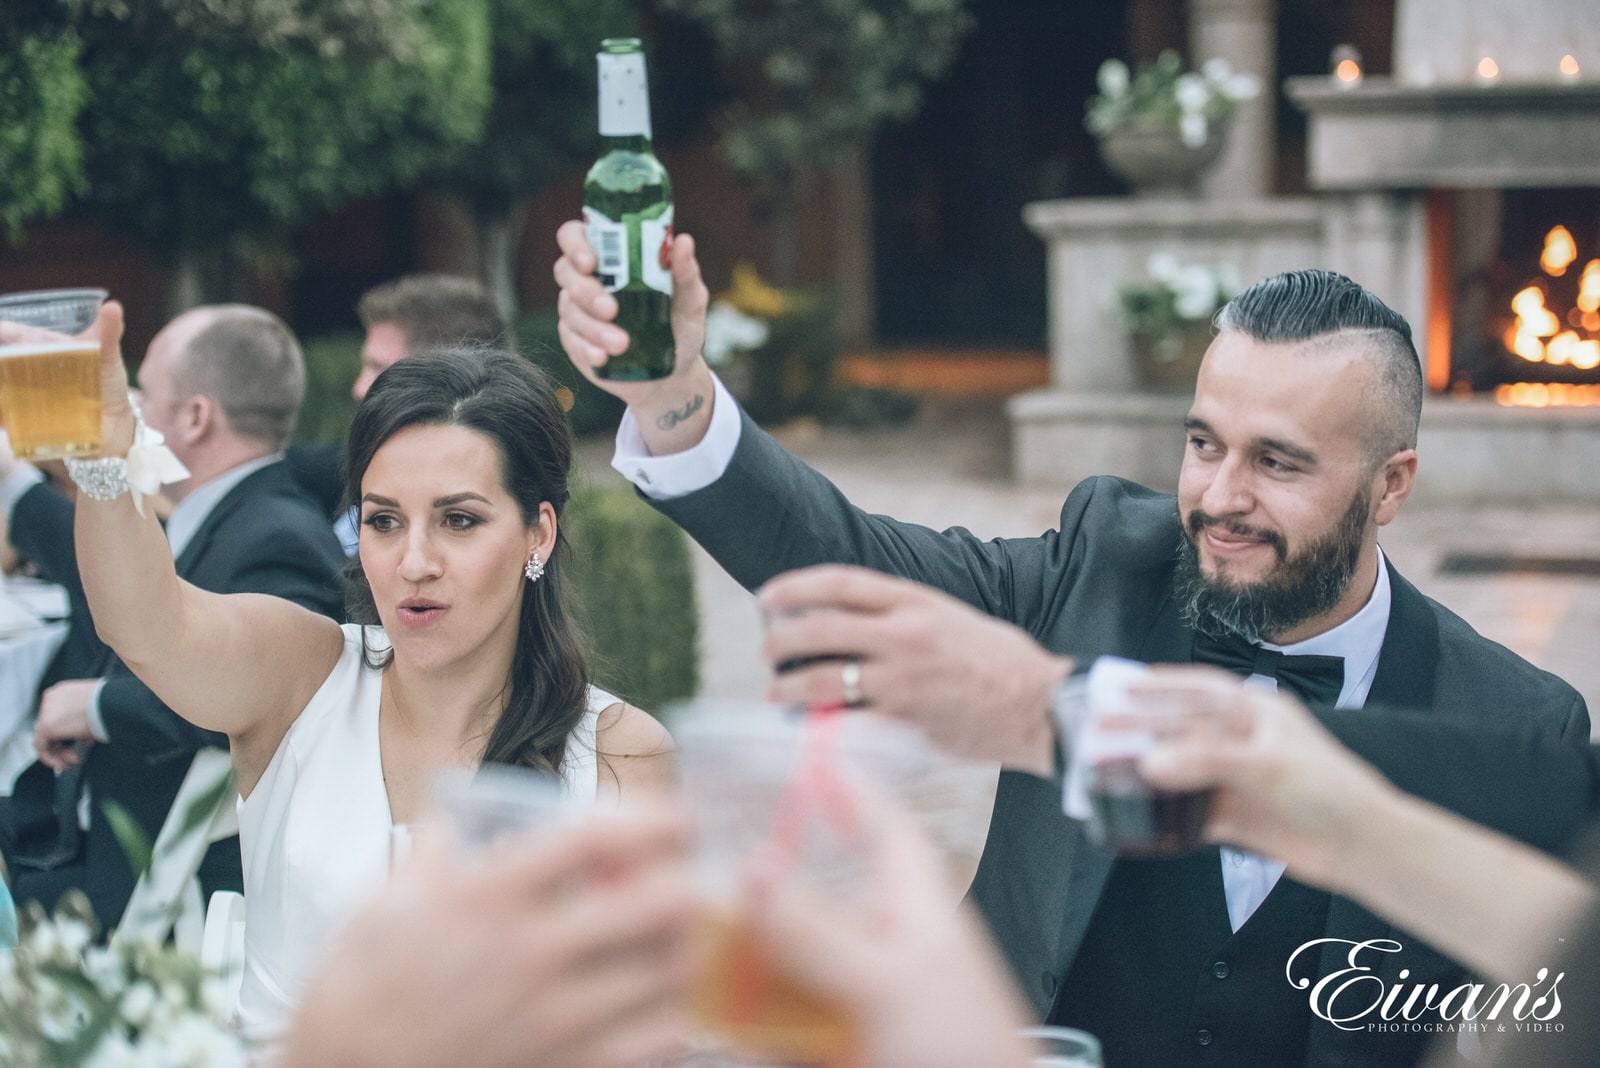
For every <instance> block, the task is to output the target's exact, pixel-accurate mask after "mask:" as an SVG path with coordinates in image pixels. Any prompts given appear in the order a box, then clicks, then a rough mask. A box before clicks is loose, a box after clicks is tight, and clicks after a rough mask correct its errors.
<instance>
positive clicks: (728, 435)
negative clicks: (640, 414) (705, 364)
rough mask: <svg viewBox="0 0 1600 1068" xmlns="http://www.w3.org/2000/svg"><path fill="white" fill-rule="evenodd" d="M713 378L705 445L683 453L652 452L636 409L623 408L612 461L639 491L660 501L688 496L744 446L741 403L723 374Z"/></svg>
mask: <svg viewBox="0 0 1600 1068" xmlns="http://www.w3.org/2000/svg"><path fill="white" fill-rule="evenodd" d="M711 382H712V395H711V425H710V426H708V427H707V428H706V433H705V437H703V438H701V439H700V443H699V444H697V445H694V446H693V447H691V448H688V449H685V450H683V451H682V452H674V453H669V454H667V455H666V456H652V455H650V450H649V448H648V447H647V446H646V445H645V443H644V435H643V434H642V433H640V431H639V421H638V420H637V419H635V418H634V415H633V409H632V408H629V409H628V410H627V411H625V412H623V413H622V422H621V423H620V424H619V425H618V426H617V448H616V451H615V452H614V453H613V454H612V456H611V466H612V467H614V468H616V469H617V471H618V473H620V474H621V475H622V477H623V478H625V479H627V480H628V481H629V482H632V483H633V484H634V485H635V486H637V487H639V492H641V493H643V494H644V495H645V496H646V497H650V498H652V499H654V500H658V501H666V500H671V499H672V498H674V497H686V496H688V495H689V494H691V493H693V492H695V491H696V490H701V489H705V488H706V487H707V486H709V485H711V484H712V483H713V482H715V481H716V480H717V479H719V478H721V477H722V475H723V472H725V471H727V470H728V464H729V463H731V462H732V461H733V454H734V451H735V450H736V449H738V447H739V433H740V429H741V427H742V426H743V421H742V420H741V419H740V418H739V404H738V402H737V401H735V400H734V399H733V394H732V393H729V392H728V389H727V387H726V386H724V385H723V384H722V379H720V378H718V377H717V376H716V375H715V374H713V375H712V376H711Z"/></svg>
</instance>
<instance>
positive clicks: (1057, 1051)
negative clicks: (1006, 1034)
mask: <svg viewBox="0 0 1600 1068" xmlns="http://www.w3.org/2000/svg"><path fill="white" fill-rule="evenodd" d="M1021 1035H1022V1037H1024V1038H1026V1039H1028V1040H1030V1041H1031V1042H1033V1044H1034V1046H1035V1047H1037V1049H1038V1051H1039V1052H1038V1055H1037V1056H1035V1057H1034V1059H1033V1068H1104V1066H1105V1061H1103V1060H1102V1059H1101V1057H1100V1040H1099V1039H1098V1038H1095V1037H1094V1036H1093V1035H1091V1034H1090V1033H1089V1032H1087V1031H1080V1030H1078V1029H1077V1028H1075V1027H1029V1028H1025V1029H1024V1030H1023V1031H1022V1032H1021Z"/></svg>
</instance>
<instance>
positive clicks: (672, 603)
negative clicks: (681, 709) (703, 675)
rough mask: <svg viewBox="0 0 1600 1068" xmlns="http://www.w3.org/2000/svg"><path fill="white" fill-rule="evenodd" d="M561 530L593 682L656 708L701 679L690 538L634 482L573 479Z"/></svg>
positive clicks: (692, 690)
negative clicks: (568, 552)
mask: <svg viewBox="0 0 1600 1068" xmlns="http://www.w3.org/2000/svg"><path fill="white" fill-rule="evenodd" d="M564 522H565V525H564V526H563V528H562V529H563V531H564V532H565V533H566V535H567V539H568V545H569V546H570V549H571V552H572V556H571V570H570V571H569V572H568V574H569V575H570V576H571V579H572V586H571V589H572V594H573V597H572V608H573V614H574V616H575V617H576V619H577V621H578V624H579V626H580V627H581V628H582V629H583V631H584V633H585V634H587V635H588V636H589V639H590V648H591V653H592V656H591V659H590V664H589V670H590V673H591V674H592V675H593V677H594V680H595V682H596V683H597V684H598V685H600V686H601V687H603V688H604V689H607V690H610V691H611V692H613V693H615V694H617V695H618V696H619V697H623V698H626V699H627V700H629V701H631V702H632V703H633V704H635V705H637V706H639V707H640V708H643V709H645V710H646V711H649V712H659V711H660V710H661V707H662V706H663V705H665V704H666V703H668V702H669V701H673V700H676V699H678V698H683V697H689V696H692V695H693V694H694V693H695V692H696V691H697V690H698V689H699V685H700V670H699V664H700V650H699V640H700V629H699V613H698V610H697V609H696V607H695V597H694V564H693V558H692V556H691V555H690V549H689V536H688V535H687V534H685V533H684V532H683V530H682V529H681V528H680V527H678V526H677V525H676V524H675V523H673V522H672V521H671V520H670V519H668V518H666V517H665V516H663V515H661V514H660V513H659V512H657V511H656V510H655V509H653V508H651V507H650V506H649V505H647V504H645V503H644V502H643V501H641V500H639V497H638V494H636V493H634V492H633V489H632V488H631V487H627V486H604V487H601V486H587V485H581V484H580V485H576V486H574V487H573V493H572V499H571V501H570V502H569V503H568V505H567V510H566V517H565V521H564Z"/></svg>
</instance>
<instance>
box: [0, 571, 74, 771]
mask: <svg viewBox="0 0 1600 1068" xmlns="http://www.w3.org/2000/svg"><path fill="white" fill-rule="evenodd" d="M67 611H68V607H67V597H66V591H64V590H62V589H61V587H59V586H52V585H50V584H49V583H44V582H36V581H33V580H28V579H5V580H3V581H0V796H5V795H9V794H10V793H11V784H12V782H13V781H15V779H16V777H17V774H18V773H19V772H21V771H22V769H23V768H25V767H27V766H28V765H29V764H31V763H33V760H34V752H33V701H34V691H36V690H37V689H38V688H39V680H40V679H41V678H43V677H44V671H45V668H47V667H49V666H50V659H51V657H53V656H55V655H56V650H58V649H60V648H61V643H62V642H64V641H66V640H67V624H66V621H65V616H66V614H67Z"/></svg>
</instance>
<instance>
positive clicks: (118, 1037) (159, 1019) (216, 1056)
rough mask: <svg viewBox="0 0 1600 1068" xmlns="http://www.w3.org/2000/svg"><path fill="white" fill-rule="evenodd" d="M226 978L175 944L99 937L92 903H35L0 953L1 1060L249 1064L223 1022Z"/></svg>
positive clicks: (20, 1067)
mask: <svg viewBox="0 0 1600 1068" xmlns="http://www.w3.org/2000/svg"><path fill="white" fill-rule="evenodd" d="M225 1004H226V994H225V990H224V984H223V982H222V980H221V979H219V978H217V977H214V976H209V975H207V974H205V972H204V971H203V970H202V969H201V967H200V963H199V961H198V960H196V959H195V957H194V956H193V954H190V953H187V952H184V951H182V950H180V949H178V948H176V947H174V946H171V945H156V944H154V943H151V942H148V941H140V940H137V939H127V940H122V939H117V938H115V937H113V938H112V939H111V941H110V943H109V944H107V945H97V944H96V943H95V927H94V921H93V919H92V915H91V913H90V910H89V907H88V903H87V901H86V900H84V899H83V898H82V897H81V895H74V896H72V897H69V899H68V900H67V901H65V902H64V903H63V904H62V905H61V906H59V907H58V908H57V910H56V914H55V916H54V917H53V918H50V917H46V916H45V914H44V911H43V910H42V909H40V908H39V907H38V906H37V905H30V906H29V908H28V909H27V910H26V911H25V912H24V914H23V916H22V923H21V938H20V939H19V941H18V942H17V944H16V945H15V946H14V947H12V948H10V949H0V1064H4V1065H7V1066H8V1068H246V1065H247V1064H248V1059H247V1056H246V1052H245V1047H244V1045H243V1043H242V1042H241V1041H240V1040H239V1039H238V1038H237V1037H236V1036H234V1035H233V1034H232V1033H230V1032H229V1031H228V1030H227V1029H226V1028H225V1027H224V1026H223V1025H222V1024H221V1023H219V1022H218V1021H219V1020H220V1019H221V1018H222V1015H223V1012H224V1011H225V1010H224V1005H225Z"/></svg>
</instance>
